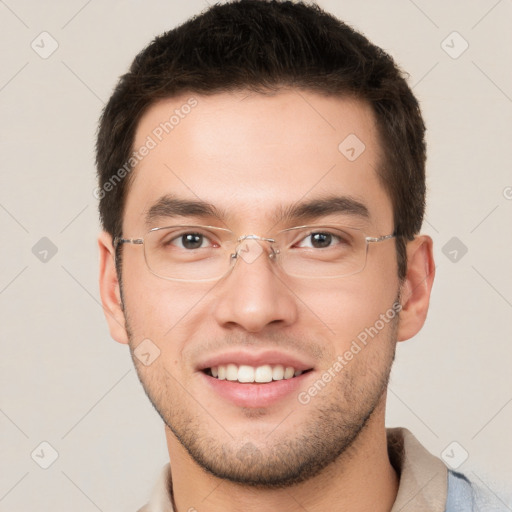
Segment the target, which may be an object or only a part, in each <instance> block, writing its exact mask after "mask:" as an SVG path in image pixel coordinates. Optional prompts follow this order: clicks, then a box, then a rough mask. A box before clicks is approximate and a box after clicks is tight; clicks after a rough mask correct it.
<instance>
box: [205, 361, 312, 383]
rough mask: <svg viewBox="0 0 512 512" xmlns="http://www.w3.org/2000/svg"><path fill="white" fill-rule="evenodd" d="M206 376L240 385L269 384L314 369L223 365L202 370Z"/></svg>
mask: <svg viewBox="0 0 512 512" xmlns="http://www.w3.org/2000/svg"><path fill="white" fill-rule="evenodd" d="M202 371H203V373H204V374H205V375H207V376H208V377H212V378H214V379H217V380H226V381H231V382H238V383H240V384H268V383H271V382H275V381H282V380H290V379H294V378H296V377H300V376H301V375H302V374H304V373H308V372H310V371H312V368H308V369H305V370H299V369H296V368H294V367H293V366H284V365H281V364H276V365H270V364H264V365H260V366H249V365H245V364H243V365H237V364H235V363H228V364H221V365H218V366H212V367H210V368H205V369H203V370H202Z"/></svg>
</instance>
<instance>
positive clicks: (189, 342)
mask: <svg viewBox="0 0 512 512" xmlns="http://www.w3.org/2000/svg"><path fill="white" fill-rule="evenodd" d="M192 96H193V97H194V98H195V99H196V100H197V102H198V103H197V106H196V107H195V108H194V109H193V110H192V111H191V112H190V114H188V115H187V116H185V117H184V118H183V119H181V120H180V122H179V124H178V125H176V126H175V127H174V129H173V130H172V132H171V133H169V134H168V135H166V136H165V137H164V138H163V140H162V141H161V142H160V143H159V144H158V145H157V146H156V147H155V148H153V149H152V150H151V151H150V152H149V154H148V155H147V156H146V157H145V158H144V159H143V160H142V161H141V162H140V163H139V164H138V165H137V166H136V168H135V170H134V171H133V173H134V174H133V176H132V178H133V181H132V183H131V185H130V189H129V192H128V196H127V202H126V208H125V212H124V218H123V236H125V237H143V236H144V235H145V233H146V231H147V227H146V226H145V225H144V215H145V214H146V212H147V210H148V208H149V207H150V206H151V205H152V204H153V203H154V202H155V201H156V200H157V199H158V198H159V197H160V196H162V195H163V194H173V195H174V196H176V197H179V198H182V199H190V200H202V201H207V202H209V203H211V204H213V205H215V206H216V207H218V208H219V209H222V210H223V211H224V212H225V215H224V216H223V217H222V219H218V218H212V217H207V218H205V217H196V216H191V217H190V216H189V217H177V218H172V219H169V218H167V219H159V220H156V221H155V223H154V224H153V225H152V226H150V227H158V226H165V225H169V224H180V223H185V224H186V223H190V224H209V225H216V226H219V227H228V228H229V229H231V230H232V231H234V232H235V233H237V234H239V235H242V234H258V235H261V236H268V235H269V234H270V233H272V232H274V231H276V230H278V229H284V228H287V227H291V226H294V225H300V224H302V223H303V222H298V221H297V220H296V219H295V220H294V219H286V220H285V219H282V220H281V221H279V219H275V218H274V214H275V212H276V211H277V209H278V208H279V207H281V206H282V205H292V204H294V203H296V202H298V201H304V200H312V199H315V198H322V197H325V196H328V195H333V194H334V195H339V196H349V197H350V198H353V199H355V200H357V201H359V202H361V203H363V204H364V205H365V206H366V207H367V209H368V211H369V214H370V215H369V217H368V218H367V219H364V218H360V217H357V216H353V215H347V214H341V215H340V214H336V216H324V217H322V218H319V219H315V222H342V223H344V224H346V225H350V226H353V227H358V228H360V229H362V230H363V231H364V232H365V233H366V234H367V235H369V236H382V235H387V234H389V233H392V232H393V221H392V219H393V216H392V205H391V202H390V200H389V197H388V195H387V194H386V191H385V189H384V187H383V185H382V183H381V181H380V179H379V177H378V176H377V173H376V169H377V168H378V166H379V162H380V156H379V155H380V151H381V147H380V145H379V139H378V134H377V131H376V127H375V121H374V118H373V114H372V112H371V110H370V108H369V107H368V106H367V105H366V104H364V103H362V102H360V101H356V100H353V99H350V98H334V97H324V96H321V95H318V94H316V93H313V92H308V91H295V90H283V91H280V92H279V93H277V94H274V95H262V94H256V93H250V92H247V91H240V92H236V93H230V94H227V93H226V94H217V95H212V96H209V97H206V96H200V95H193V94H186V95H183V96H180V97H177V98H172V99H168V100H164V101H161V102H159V103H157V104H155V105H153V106H152V107H151V108H150V109H149V110H148V111H147V112H146V113H145V115H144V116H143V118H142V119H141V121H140V123H139V125H138V129H137V134H136V140H135V144H134V147H135V148H138V147H140V146H141V145H142V144H144V141H145V140H146V139H147V137H148V135H151V134H152V132H153V130H154V129H155V127H157V126H158V125H159V124H160V123H161V122H163V121H165V120H166V119H169V116H170V115H171V114H172V112H173V111H174V109H176V108H180V105H183V104H184V103H185V102H186V101H187V99H189V98H190V97H192ZM350 134H356V135H357V137H358V138H359V139H360V140H361V141H363V142H364V144H365V150H364V152H363V153H362V154H361V155H360V156H359V157H358V158H357V159H356V160H354V161H349V160H348V159H347V158H346V157H345V156H344V155H343V154H342V153H341V152H340V151H339V150H338V145H339V144H340V142H342V141H343V140H344V139H345V138H346V137H347V136H348V135H350ZM98 243H99V248H100V292H101V297H102V301H103V306H104V309H105V313H106V318H107V321H108V324H109V328H110V332H111V335H112V337H113V338H114V339H115V340H116V341H118V342H119V343H127V344H129V347H130V351H131V352H132V356H133V355H134V352H133V351H134V350H135V348H136V347H137V346H138V345H139V343H141V341H142V340H144V339H148V338H149V339H150V340H151V342H152V343H154V344H155V345H156V346H157V347H158V349H159V350H160V355H159V357H157V358H156V359H155V360H154V361H153V362H152V364H151V365H149V366H145V365H144V364H142V362H141V361H139V359H138V358H137V357H135V356H134V357H133V361H134V364H135V366H136V369H137V372H138V375H139V378H140V380H141V382H142V384H143V386H144V389H145V391H146V393H147V395H148V397H149V398H150V400H151V402H152V403H153V405H154V406H155V408H156V410H157V411H158V413H159V414H160V416H161V417H162V419H163V420H164V423H165V433H166V439H167V444H168V449H169V456H170V459H171V471H172V478H173V491H174V498H175V502H176V507H177V509H178V510H180V511H182V510H188V509H189V508H191V507H195V508H196V509H197V510H202V509H205V508H206V509H207V510H209V511H216V510H224V511H229V510H246V511H250V510H277V509H282V510H303V508H302V507H304V508H306V509H307V510H309V511H316V510H325V509H326V507H327V508H328V509H329V510H345V509H350V510H352V511H357V510H372V511H379V510H383V511H384V510H390V508H391V506H392V504H393V501H394V499H395V496H396V490H397V477H396V474H395V472H394V470H393V468H392V467H391V465H390V463H389V460H388V456H387V448H386V438H385V426H384V414H385V399H386V397H385V391H386V386H387V380H388V376H389V372H390V369H391V364H392V361H393V357H394V352H395V347H396V342H397V341H401V340H406V339H408V338H410V337H411V336H414V335H415V334H416V333H417V332H418V331H419V329H420V328H421V327H422V325H423V323H424V320H425V318H426V314H427V309H428V302H429V296H430V290H431V286H432V282H433V277H434V264H433V258H432V241H431V239H430V238H429V237H427V236H419V237H417V238H416V239H415V240H414V241H412V242H409V244H408V247H407V253H408V273H407V277H406V279H405V281H404V282H403V283H400V282H399V280H398V277H397V262H396V252H395V246H394V241H393V240H389V241H385V242H381V243H379V244H371V245H370V247H369V249H368V259H367V264H366V267H365V269H364V270H363V271H362V272H360V273H358V274H355V275H352V276H348V277H344V278H337V279H326V280H325V279H324V280H322V279H317V280H314V279H313V280H307V279H298V278H292V277H289V276H286V275H284V274H283V273H282V272H281V271H280V270H279V269H278V268H276V266H275V264H274V263H273V262H272V261H271V260H270V259H269V258H268V257H266V254H267V253H266V252H265V251H264V252H263V253H262V255H261V256H260V257H258V258H257V259H256V260H255V261H253V262H251V263H246V262H245V261H239V262H238V263H237V264H236V266H235V268H234V270H233V271H232V272H231V273H229V274H228V275H226V276H225V277H224V278H222V279H220V280H218V281H214V282H206V283H182V282H173V281H167V280H164V279H161V278H158V277H156V276H155V275H153V274H152V273H150V272H149V271H148V269H147V267H146V265H145V261H144V252H143V248H142V246H137V245H125V246H124V247H123V276H122V277H123V279H122V284H123V294H122V295H123V297H122V298H123V304H124V309H123V308H122V307H121V293H120V287H119V282H118V278H117V275H116V272H115V267H114V260H113V249H112V241H111V237H110V236H109V235H108V234H107V233H104V232H103V233H101V234H100V236H99V239H98ZM397 298H399V300H400V302H401V305H402V311H401V312H400V317H399V321H398V317H397V318H395V320H393V321H390V322H388V323H386V324H385V325H384V327H383V328H382V329H380V330H379V332H378V334H377V335H376V336H374V337H373V338H372V339H371V341H370V342H369V343H368V344H367V345H366V346H365V347H364V348H363V349H362V350H361V351H360V352H359V353H358V354H357V355H355V356H354V358H353V359H352V360H351V361H350V362H349V363H348V364H347V365H346V366H345V367H344V369H343V370H342V371H341V372H339V373H338V374H337V376H336V378H335V379H333V380H332V382H330V383H329V384H328V385H327V386H325V388H323V389H322V391H321V392H320V393H318V394H317V395H316V396H314V397H313V398H312V399H311V400H310V401H309V403H307V404H305V405H304V404H301V403H299V401H298V400H297V393H291V395H290V396H287V397H285V398H284V399H281V400H279V401H278V402H277V403H275V404H272V405H271V406H268V407H264V408H258V409H253V408H243V407H237V406H235V405H234V404H233V403H231V402H229V401H227V400H226V399H224V398H222V397H220V396H219V395H218V394H216V393H215V392H214V391H213V390H212V389H210V388H209V386H207V385H205V383H204V376H203V375H202V374H201V373H200V372H199V371H198V370H197V365H198V364H199V362H200V361H202V360H204V358H205V357H206V356H212V355H216V354H219V353H222V352H224V351H227V350H231V349H233V348H240V347H241V348H243V349H244V350H246V351H254V352H258V351H261V350H263V349H276V348H277V349H280V350H282V351H285V352H287V353H289V354H294V355H295V356H297V357H299V358H300V359H302V360H305V361H308V362H309V363H310V364H311V366H312V367H313V371H311V372H310V373H309V374H308V375H307V376H306V378H305V379H303V382H302V384H301V388H300V390H299V391H305V390H307V389H308V388H309V387H310V386H311V385H312V384H313V383H314V382H315V381H317V380H318V379H321V377H322V374H324V373H325V372H326V371H327V370H328V369H329V368H330V367H332V365H333V363H334V362H335V361H336V357H337V356H338V355H341V354H344V353H345V352H346V351H347V350H349V349H350V346H351V343H352V341H353V340H354V339H356V337H357V336H358V334H360V333H361V332H362V331H364V329H365V328H368V327H370V326H373V325H375V323H376V321H377V320H378V319H379V318H380V315H381V314H384V313H386V311H388V310H389V309H390V308H391V307H392V305H393V303H394V302H395V301H396V300H397ZM203 499H205V501H202V500H203Z"/></svg>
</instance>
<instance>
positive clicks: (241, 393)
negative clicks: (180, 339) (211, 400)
mask: <svg viewBox="0 0 512 512" xmlns="http://www.w3.org/2000/svg"><path fill="white" fill-rule="evenodd" d="M221 364H222V363H221ZM276 364H279V363H276ZM290 366H292V365H290ZM312 373H314V372H313V371H310V372H307V373H303V374H302V375H299V376H298V377H293V378H291V379H283V380H274V381H272V382H267V383H261V384H260V383H240V382H237V381H229V380H219V379H217V378H215V377H211V376H209V375H208V374H206V373H204V372H199V374H200V376H201V378H202V379H204V382H205V384H206V385H207V386H209V387H210V389H212V390H213V391H214V392H215V393H216V394H218V395H220V396H221V397H222V398H224V399H225V400H227V401H229V402H231V403H232V404H233V405H235V406H237V407H246V408H263V407H269V406H271V405H273V404H275V403H276V402H279V401H280V400H282V399H284V398H286V397H289V396H290V395H294V396H297V395H298V393H299V389H300V387H301V386H303V383H304V381H305V380H306V379H308V378H309V376H310V374H312Z"/></svg>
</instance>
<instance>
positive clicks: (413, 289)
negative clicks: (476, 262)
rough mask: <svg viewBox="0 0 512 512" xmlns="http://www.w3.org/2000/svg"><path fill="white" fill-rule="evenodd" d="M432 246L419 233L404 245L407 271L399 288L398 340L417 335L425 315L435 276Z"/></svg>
mask: <svg viewBox="0 0 512 512" xmlns="http://www.w3.org/2000/svg"><path fill="white" fill-rule="evenodd" d="M432 245H433V242H432V239H431V238H430V237H429V236H427V235H421V236H418V237H416V238H415V239H414V240H412V241H411V242H409V243H408V244H407V274H406V277H405V280H404V282H403V284H402V287H401V304H402V310H401V312H400V322H399V326H398V341H405V340H408V339H409V338H412V337H413V336H414V335H416V334H417V333H418V332H419V331H420V329H421V328H422V327H423V324H424V323H425V319H426V318H427V312H428V306H429V302H430V292H431V290H432V285H433V283H434V276H435V265H434V257H433V252H432Z"/></svg>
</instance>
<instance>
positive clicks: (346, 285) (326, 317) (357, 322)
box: [293, 269, 398, 353]
mask: <svg viewBox="0 0 512 512" xmlns="http://www.w3.org/2000/svg"><path fill="white" fill-rule="evenodd" d="M367 270H369V269H365V271H363V272H362V273H360V274H357V275H354V276H349V277H345V278H342V279H336V280H331V281H329V280H324V281H321V280H318V281H317V282H309V283H307V284H306V283H302V284H300V283H297V286H294V288H293V290H294V292H295V294H296V296H297V297H298V298H299V299H300V302H301V303H302V304H303V306H304V307H303V308H301V309H302V311H303V314H302V321H303V322H304V326H305V327H307V328H308V329H312V328H313V325H315V324H317V325H318V326H319V327H320V328H321V327H322V326H323V327H324V329H323V330H324V331H325V332H326V333H327V337H328V338H330V339H331V340H333V344H335V345H336V346H335V347H334V348H335V350H336V352H338V353H339V352H340V351H341V350H343V349H344V348H345V347H346V346H347V345H349V344H350V342H351V341H352V340H353V339H355V338H356V337H357V336H358V335H359V334H360V333H361V332H364V331H365V329H368V328H371V327H372V326H374V324H375V323H376V322H377V321H379V319H380V316H381V315H382V314H384V315H386V313H387V312H388V311H389V310H390V308H391V307H392V305H393V303H394V301H395V299H396V296H397V293H398V279H396V278H395V276H394V274H393V272H391V271H389V270H388V278H386V276H385V274H384V273H382V272H380V273H377V272H375V273H374V272H367ZM390 316H394V313H393V311H391V312H390V313H388V322H389V317H390ZM386 325H387V324H386ZM378 327H380V322H379V324H378ZM379 330H383V329H379Z"/></svg>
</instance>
